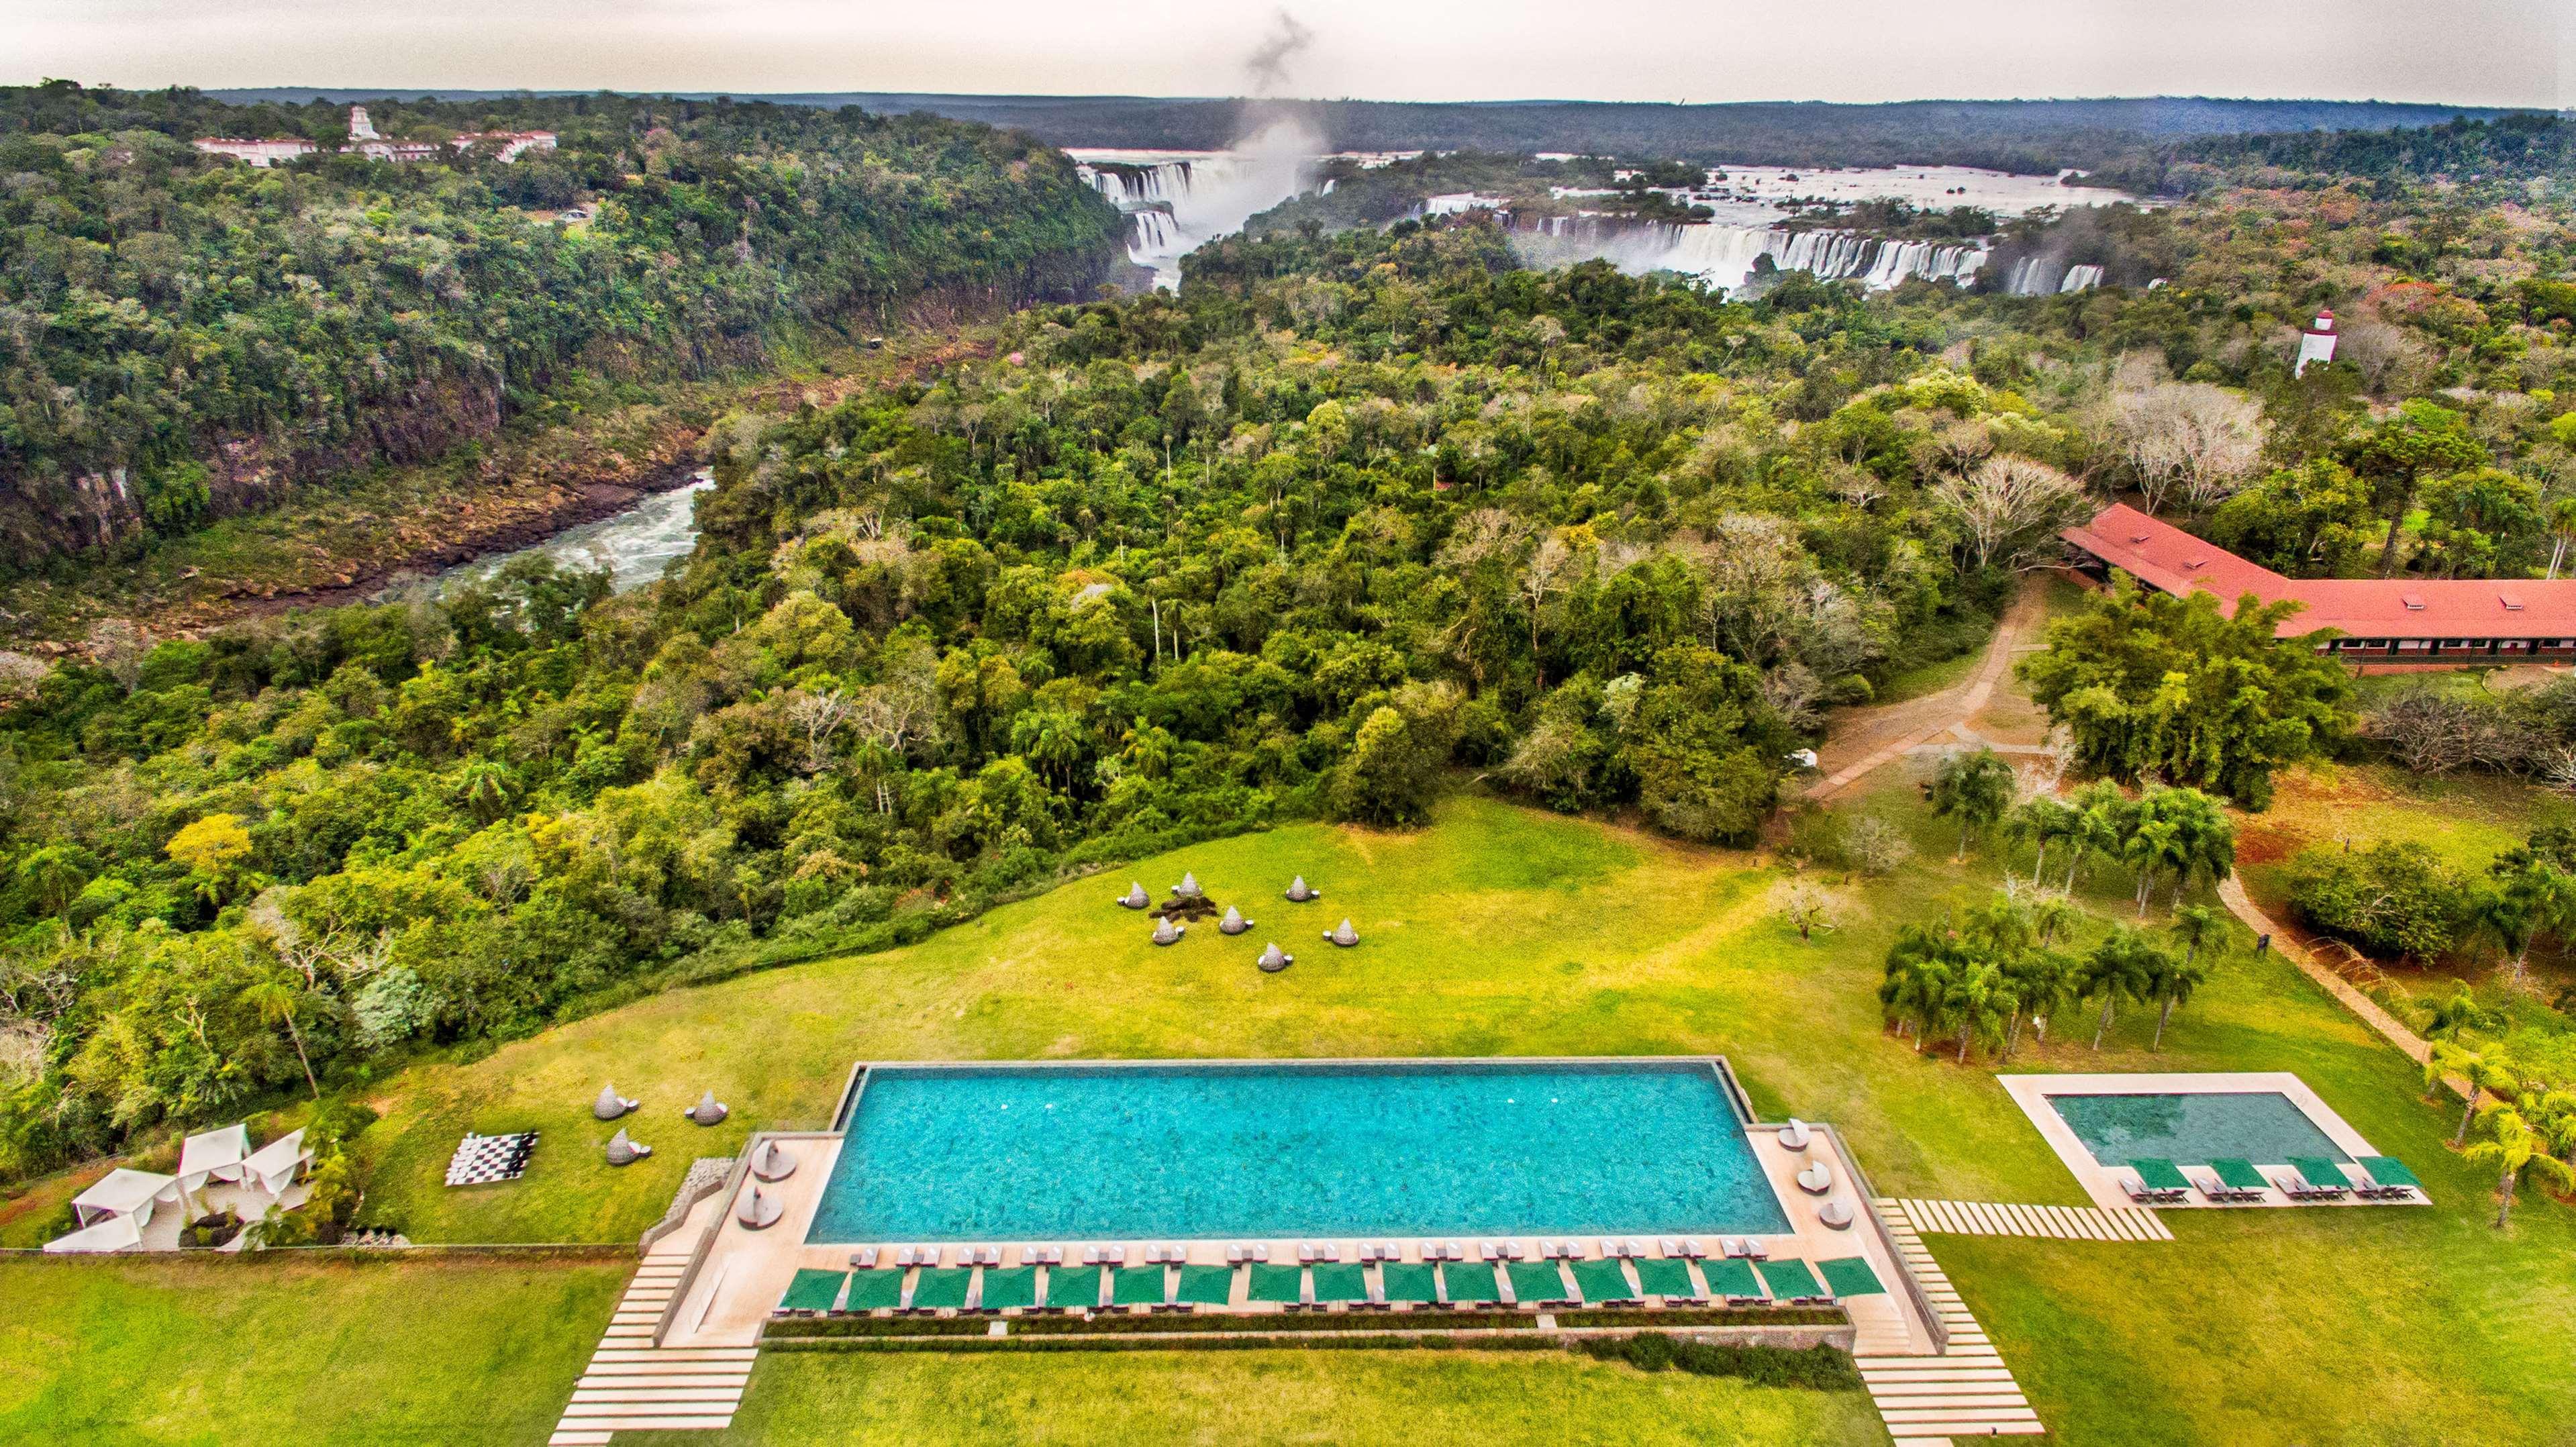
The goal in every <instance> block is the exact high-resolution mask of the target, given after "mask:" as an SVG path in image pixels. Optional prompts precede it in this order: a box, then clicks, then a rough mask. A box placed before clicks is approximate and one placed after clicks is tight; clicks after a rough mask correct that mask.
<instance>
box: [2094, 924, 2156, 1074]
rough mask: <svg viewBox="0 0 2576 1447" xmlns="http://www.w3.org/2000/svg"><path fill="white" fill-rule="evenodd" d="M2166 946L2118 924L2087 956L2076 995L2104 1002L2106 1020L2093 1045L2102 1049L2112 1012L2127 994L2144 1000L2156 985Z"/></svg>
mask: <svg viewBox="0 0 2576 1447" xmlns="http://www.w3.org/2000/svg"><path fill="white" fill-rule="evenodd" d="M2164 956H2165V951H2164V949H2163V947H2162V946H2159V945H2158V944H2157V943H2156V942H2155V941H2154V940H2151V939H2149V938H2147V937H2146V936H2145V935H2142V934H2140V933H2138V932H2137V931H2136V930H2133V929H2129V928H2126V927H2124V926H2118V925H2115V926H2113V927H2112V930H2111V933H2109V934H2108V935H2105V936H2103V939H2102V943H2100V944H2098V945H2095V946H2094V947H2093V953H2091V954H2089V955H2086V956H2085V957H2084V963H2083V965H2082V966H2081V967H2079V969H2078V970H2077V973H2076V981H2075V986H2076V998H2078V999H2083V1000H2090V999H2093V998H2095V997H2096V996H2099V997H2100V998H2101V1001H2102V1023H2101V1024H2100V1025H2098V1026H2095V1027H2094V1030H2093V1048H2094V1049H2096V1050H2099V1049H2101V1048H2102V1037H2103V1036H2104V1035H2106V1034H2108V1033H2109V1032H2110V1029H2111V1012H2112V1011H2113V1010H2114V1009H2116V1008H2117V1007H2118V1006H2119V1003H2120V1001H2121V999H2122V998H2123V997H2126V998H2128V999H2131V1000H2144V999H2146V998H2148V992H2149V991H2150V990H2152V989H2153V988H2154V983H2155V979H2156V976H2157V972H2158V971H2159V970H2160V969H2161V968H2163V966H2162V965H2161V963H2160V961H2161V960H2162V958H2164Z"/></svg>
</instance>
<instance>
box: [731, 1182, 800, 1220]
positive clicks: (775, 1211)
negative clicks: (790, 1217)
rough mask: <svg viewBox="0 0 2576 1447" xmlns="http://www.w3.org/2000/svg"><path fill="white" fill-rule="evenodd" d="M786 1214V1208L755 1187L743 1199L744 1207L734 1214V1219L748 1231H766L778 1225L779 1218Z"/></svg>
mask: <svg viewBox="0 0 2576 1447" xmlns="http://www.w3.org/2000/svg"><path fill="white" fill-rule="evenodd" d="M786 1214H787V1208H786V1207H785V1206H783V1205H781V1204H779V1203H778V1202H777V1201H775V1200H773V1199H771V1198H770V1196H769V1194H768V1193H767V1192H765V1191H763V1190H761V1189H760V1187H758V1186H754V1187H752V1188H751V1194H750V1195H748V1196H745V1197H743V1198H742V1205H741V1207H740V1208H739V1209H737V1210H736V1211H735V1212H734V1213H733V1218H734V1219H735V1220H736V1221H739V1222H741V1223H742V1226H743V1229H744V1230H746V1231H765V1230H767V1229H769V1228H770V1227H772V1226H775V1225H777V1224H778V1218H779V1217H781V1216H784V1215H786Z"/></svg>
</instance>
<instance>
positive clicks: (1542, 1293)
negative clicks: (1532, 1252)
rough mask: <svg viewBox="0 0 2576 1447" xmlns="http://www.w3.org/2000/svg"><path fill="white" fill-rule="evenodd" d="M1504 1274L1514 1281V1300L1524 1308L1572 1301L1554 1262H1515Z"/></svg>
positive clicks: (1506, 1268)
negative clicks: (1543, 1303) (1544, 1303)
mask: <svg viewBox="0 0 2576 1447" xmlns="http://www.w3.org/2000/svg"><path fill="white" fill-rule="evenodd" d="M1504 1274H1506V1275H1508V1276H1510V1277H1511V1279H1512V1299H1513V1300H1515V1301H1518V1302H1519V1303H1520V1304H1521V1305H1523V1306H1537V1305H1539V1304H1541V1303H1542V1302H1550V1301H1567V1300H1571V1299H1572V1294H1571V1293H1569V1292H1568V1291H1567V1290H1566V1289H1565V1277H1564V1276H1563V1275H1561V1274H1560V1273H1559V1272H1558V1271H1557V1269H1556V1263H1555V1262H1553V1261H1515V1262H1513V1263H1512V1264H1511V1265H1510V1266H1507V1267H1505V1268H1504Z"/></svg>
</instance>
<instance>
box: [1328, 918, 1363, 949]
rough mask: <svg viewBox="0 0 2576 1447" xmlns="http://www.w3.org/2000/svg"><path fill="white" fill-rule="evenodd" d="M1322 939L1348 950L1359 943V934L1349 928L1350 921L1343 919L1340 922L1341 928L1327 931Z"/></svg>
mask: <svg viewBox="0 0 2576 1447" xmlns="http://www.w3.org/2000/svg"><path fill="white" fill-rule="evenodd" d="M1324 938H1326V939H1328V940H1331V941H1332V942H1333V943H1334V944H1337V945H1340V946H1341V947H1342V948H1343V949H1349V948H1350V947H1351V946H1353V945H1355V944H1358V943H1359V942H1360V932H1359V931H1358V930H1355V929H1353V928H1351V922H1350V920H1349V919H1347V918H1345V919H1344V920H1343V921H1342V926H1341V928H1339V929H1335V930H1327V931H1326V932H1325V934H1324Z"/></svg>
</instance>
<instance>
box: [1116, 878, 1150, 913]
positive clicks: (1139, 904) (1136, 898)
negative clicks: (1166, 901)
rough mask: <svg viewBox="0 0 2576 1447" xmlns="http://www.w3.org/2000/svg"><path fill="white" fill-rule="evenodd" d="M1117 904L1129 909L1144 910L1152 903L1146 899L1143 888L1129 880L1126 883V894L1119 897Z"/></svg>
mask: <svg viewBox="0 0 2576 1447" xmlns="http://www.w3.org/2000/svg"><path fill="white" fill-rule="evenodd" d="M1118 902H1119V903H1120V904H1123V905H1125V906H1127V907H1128V908H1129V909H1144V908H1145V907H1147V906H1148V905H1151V904H1152V903H1153V902H1154V901H1153V900H1151V899H1148V898H1147V897H1146V895H1145V886H1143V885H1141V884H1138V883H1136V882H1135V881H1133V880H1129V881H1128V883H1127V892H1126V893H1125V894H1123V895H1120V896H1119V898H1118Z"/></svg>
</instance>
